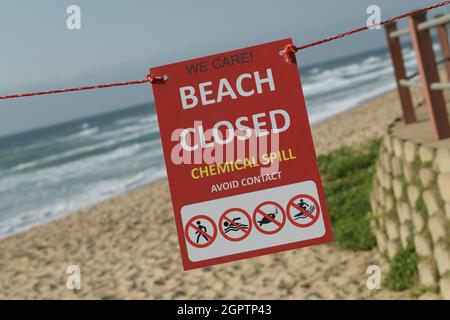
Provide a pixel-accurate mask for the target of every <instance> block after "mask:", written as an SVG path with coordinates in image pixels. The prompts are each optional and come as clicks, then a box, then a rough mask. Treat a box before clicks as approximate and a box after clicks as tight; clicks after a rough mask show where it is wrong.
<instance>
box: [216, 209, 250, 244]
mask: <svg viewBox="0 0 450 320" xmlns="http://www.w3.org/2000/svg"><path fill="white" fill-rule="evenodd" d="M219 230H220V233H221V234H222V236H223V237H224V238H225V239H227V240H230V241H242V240H244V239H245V238H247V237H248V236H249V235H250V232H251V231H252V220H251V219H250V215H249V214H248V213H247V212H246V211H245V210H243V209H239V208H233V209H229V210H227V211H225V212H224V213H223V214H222V216H221V217H220V219H219Z"/></svg>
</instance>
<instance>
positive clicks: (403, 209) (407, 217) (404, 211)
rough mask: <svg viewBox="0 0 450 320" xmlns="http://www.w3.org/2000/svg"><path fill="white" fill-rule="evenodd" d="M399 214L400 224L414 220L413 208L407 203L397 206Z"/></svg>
mask: <svg viewBox="0 0 450 320" xmlns="http://www.w3.org/2000/svg"><path fill="white" fill-rule="evenodd" d="M397 214H398V218H399V220H400V223H405V222H407V221H411V220H412V214H411V208H410V207H409V204H408V203H407V202H400V203H399V204H398V205H397Z"/></svg>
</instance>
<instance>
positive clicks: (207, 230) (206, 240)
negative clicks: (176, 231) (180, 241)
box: [184, 215, 217, 248]
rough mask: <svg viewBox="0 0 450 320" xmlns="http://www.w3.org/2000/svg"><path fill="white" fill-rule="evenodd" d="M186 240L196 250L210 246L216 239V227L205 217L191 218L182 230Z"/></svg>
mask: <svg viewBox="0 0 450 320" xmlns="http://www.w3.org/2000/svg"><path fill="white" fill-rule="evenodd" d="M184 233H185V235H186V240H187V241H188V242H189V243H190V244H191V245H192V246H194V247H196V248H206V247H208V246H210V245H211V244H212V243H213V242H214V240H216V237H217V227H216V224H215V223H214V221H213V220H212V219H211V218H210V217H208V216H205V215H198V216H195V217H192V218H191V219H190V220H189V221H188V223H186V227H185V229H184Z"/></svg>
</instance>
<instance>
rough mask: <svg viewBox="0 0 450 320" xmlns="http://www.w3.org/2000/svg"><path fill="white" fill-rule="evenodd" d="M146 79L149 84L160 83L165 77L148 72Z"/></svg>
mask: <svg viewBox="0 0 450 320" xmlns="http://www.w3.org/2000/svg"><path fill="white" fill-rule="evenodd" d="M147 81H148V82H149V83H151V84H154V83H161V82H165V81H166V77H164V76H152V75H151V74H150V73H149V74H148V75H147Z"/></svg>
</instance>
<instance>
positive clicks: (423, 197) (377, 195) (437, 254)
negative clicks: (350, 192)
mask: <svg viewBox="0 0 450 320" xmlns="http://www.w3.org/2000/svg"><path fill="white" fill-rule="evenodd" d="M394 126H395V123H394V124H393V125H392V126H391V127H390V128H389V129H388V130H387V131H386V133H385V136H384V138H383V140H382V143H381V146H380V157H379V160H378V163H377V167H376V177H375V178H374V185H373V190H372V195H371V205H372V213H371V217H372V219H371V225H372V229H373V231H374V234H375V236H376V238H377V242H378V249H379V250H380V252H382V253H383V256H385V257H386V259H387V260H388V261H389V260H390V259H392V258H393V257H394V255H395V254H396V253H397V252H398V251H399V250H400V249H402V248H405V247H406V245H407V243H408V239H411V241H413V242H414V245H415V249H416V252H417V254H418V256H419V262H418V266H417V268H418V273H419V282H420V285H421V286H423V287H426V288H428V289H429V290H430V291H432V292H436V293H438V294H440V295H441V297H443V298H445V299H450V143H446V144H443V145H441V146H440V147H431V146H429V145H426V144H419V143H416V142H413V141H410V140H405V139H402V138H401V137H399V136H397V135H396V134H394V133H393V132H394V130H392V128H393V127H394Z"/></svg>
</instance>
